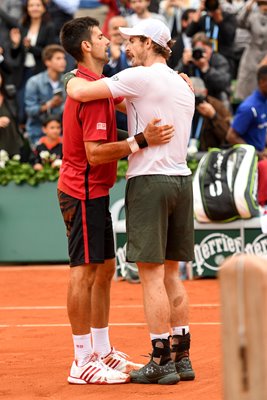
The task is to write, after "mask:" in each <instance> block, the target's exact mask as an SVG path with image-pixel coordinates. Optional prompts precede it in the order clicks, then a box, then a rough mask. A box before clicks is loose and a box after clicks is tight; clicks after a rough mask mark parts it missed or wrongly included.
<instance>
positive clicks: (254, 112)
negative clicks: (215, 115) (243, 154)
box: [232, 90, 267, 151]
mask: <svg viewBox="0 0 267 400" xmlns="http://www.w3.org/2000/svg"><path fill="white" fill-rule="evenodd" d="M232 128H233V129H234V130H235V131H236V132H237V133H238V134H239V135H240V136H242V138H243V139H244V140H245V142H246V143H247V144H251V145H253V146H254V147H255V148H256V150H258V151H263V150H264V148H265V146H266V134H267V97H265V96H263V94H262V93H261V92H260V91H259V90H255V91H254V92H253V93H252V94H251V95H250V96H249V97H247V98H246V99H245V100H244V101H243V102H242V103H241V104H240V106H239V107H238V109H237V111H236V115H235V117H234V119H233V122H232Z"/></svg>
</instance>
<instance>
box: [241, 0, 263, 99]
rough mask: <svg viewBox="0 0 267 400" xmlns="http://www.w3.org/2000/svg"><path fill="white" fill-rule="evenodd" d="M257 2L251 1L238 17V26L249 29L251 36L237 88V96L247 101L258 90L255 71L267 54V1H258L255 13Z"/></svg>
mask: <svg viewBox="0 0 267 400" xmlns="http://www.w3.org/2000/svg"><path fill="white" fill-rule="evenodd" d="M255 4H256V0H250V1H249V2H248V3H246V5H245V6H244V7H243V9H242V10H241V12H240V14H239V15H238V24H239V26H240V27H242V28H245V29H247V30H248V31H249V32H250V34H251V40H250V42H249V43H248V45H247V47H246V49H245V51H244V53H243V55H242V58H241V61H240V65H239V70H238V76H237V87H236V93H235V96H236V98H238V99H241V100H243V99H245V98H246V97H247V96H249V95H250V94H251V93H252V92H253V91H254V90H255V89H256V88H257V77H256V73H255V71H256V70H257V66H258V64H259V63H260V62H261V61H262V60H263V58H264V57H265V56H266V53H267V0H258V1H257V5H258V6H257V7H256V9H254V11H253V6H254V5H255Z"/></svg>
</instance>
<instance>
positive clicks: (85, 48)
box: [81, 40, 92, 53]
mask: <svg viewBox="0 0 267 400" xmlns="http://www.w3.org/2000/svg"><path fill="white" fill-rule="evenodd" d="M81 49H82V51H83V52H85V53H86V52H88V51H91V50H92V45H91V43H90V42H88V40H83V41H82V43H81Z"/></svg>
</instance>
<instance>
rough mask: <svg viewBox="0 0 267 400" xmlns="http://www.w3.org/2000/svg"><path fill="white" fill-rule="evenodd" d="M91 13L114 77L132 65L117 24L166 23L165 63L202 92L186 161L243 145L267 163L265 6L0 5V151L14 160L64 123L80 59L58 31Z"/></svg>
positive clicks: (129, 1)
mask: <svg viewBox="0 0 267 400" xmlns="http://www.w3.org/2000/svg"><path fill="white" fill-rule="evenodd" d="M85 15H89V16H92V17H96V18H98V19H99V20H100V24H101V27H102V30H103V33H104V34H105V35H106V36H108V37H109V39H110V49H109V52H110V61H109V63H108V64H107V65H106V66H105V69H104V74H105V75H107V76H112V75H114V74H116V73H117V72H118V71H120V70H122V69H125V68H131V60H130V59H129V58H128V57H127V54H126V52H125V45H124V41H123V39H122V37H121V36H120V34H119V30H118V28H119V26H133V25H135V24H136V23H138V22H139V21H140V20H143V19H153V18H157V19H160V20H162V21H164V22H165V23H166V24H167V25H168V27H169V28H170V31H171V34H172V39H173V40H174V44H173V47H172V50H173V51H172V54H171V55H170V58H169V60H168V65H169V66H170V67H171V68H172V69H174V70H177V71H179V72H185V73H187V74H188V75H189V76H190V77H192V78H193V83H194V87H195V93H196V110H195V115H194V120H193V124H192V132H191V140H190V142H189V145H188V146H189V156H192V154H195V156H197V155H198V154H201V152H203V151H207V150H208V149H209V148H210V147H214V146H216V147H222V148H224V147H227V146H231V145H232V144H234V143H244V142H245V143H248V144H252V145H253V146H255V148H256V151H257V152H258V154H259V157H260V159H265V158H267V156H266V131H267V93H266V85H267V83H266V82H267V0H248V1H244V0H152V1H149V0H116V1H115V0H1V3H0V148H1V149H4V150H7V151H8V153H9V154H10V155H11V156H12V155H13V154H16V153H18V152H19V149H20V146H23V143H24V141H25V137H27V138H28V139H27V140H28V141H29V143H30V145H31V147H32V149H33V150H34V151H35V149H36V148H37V146H40V140H41V142H42V140H44V139H43V137H44V135H45V134H44V131H43V123H44V121H46V120H47V118H48V117H51V116H52V115H54V116H55V117H57V118H59V120H60V117H61V115H62V112H63V109H64V101H65V92H64V90H63V83H62V77H63V74H64V72H65V71H67V70H70V69H73V68H74V67H75V63H74V60H73V59H72V58H71V56H69V55H68V54H65V52H64V50H63V48H62V47H61V46H60V40H59V32H60V29H61V27H62V26H63V24H64V23H65V22H66V21H68V20H70V19H72V18H76V17H80V16H85ZM259 70H260V73H259ZM166 90H167V89H166ZM117 124H118V127H119V128H120V129H123V130H126V129H127V120H126V117H125V116H124V115H121V114H119V113H118V114H117ZM259 143H260V145H258V144H259Z"/></svg>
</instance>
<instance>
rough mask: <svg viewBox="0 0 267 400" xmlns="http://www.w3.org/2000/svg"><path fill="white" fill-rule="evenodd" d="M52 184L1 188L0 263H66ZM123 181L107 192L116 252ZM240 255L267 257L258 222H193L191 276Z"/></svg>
mask: <svg viewBox="0 0 267 400" xmlns="http://www.w3.org/2000/svg"><path fill="white" fill-rule="evenodd" d="M56 186H57V185H56V183H43V184H39V185H38V186H37V187H31V186H29V185H23V186H17V185H15V184H13V183H10V184H9V185H7V186H5V187H0V263H1V264H7V263H60V262H64V263H67V262H68V255H67V239H66V233H65V226H64V223H63V220H62V216H61V213H60V210H59V206H58V202H57V195H56ZM124 191H125V180H124V179H122V180H120V181H119V182H117V183H116V184H115V186H114V187H113V188H112V190H111V192H110V205H111V213H112V218H113V226H114V234H115V241H116V249H118V248H122V247H123V246H124V244H125V242H126V233H125V214H124ZM240 252H247V253H254V254H257V255H263V254H265V255H266V254H267V235H266V234H263V233H262V231H261V229H260V222H259V218H253V219H251V220H237V221H234V222H230V223H227V224H199V223H197V222H195V260H194V262H193V265H192V266H193V274H194V276H197V277H214V276H216V274H217V271H218V269H219V267H220V265H221V263H222V261H223V260H224V259H225V258H226V257H228V256H230V255H233V254H237V253H240Z"/></svg>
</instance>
